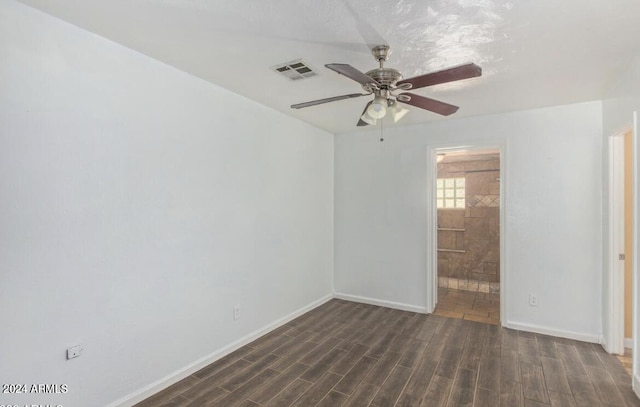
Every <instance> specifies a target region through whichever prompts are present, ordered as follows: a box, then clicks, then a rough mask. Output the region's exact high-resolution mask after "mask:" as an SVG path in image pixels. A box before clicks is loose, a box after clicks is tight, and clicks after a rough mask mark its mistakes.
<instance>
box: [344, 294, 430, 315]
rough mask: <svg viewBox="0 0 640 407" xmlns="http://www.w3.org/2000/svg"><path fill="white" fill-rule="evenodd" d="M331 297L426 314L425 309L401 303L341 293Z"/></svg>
mask: <svg viewBox="0 0 640 407" xmlns="http://www.w3.org/2000/svg"><path fill="white" fill-rule="evenodd" d="M333 296H334V298H338V299H341V300H345V301H353V302H360V303H362V304H369V305H378V306H380V307H386V308H394V309H399V310H401V311H411V312H417V313H420V314H426V313H427V308H426V307H419V306H417V305H411V304H404V303H401V302H393V301H385V300H378V299H375V298H369V297H360V296H359V295H351V294H343V293H337V292H334V293H333Z"/></svg>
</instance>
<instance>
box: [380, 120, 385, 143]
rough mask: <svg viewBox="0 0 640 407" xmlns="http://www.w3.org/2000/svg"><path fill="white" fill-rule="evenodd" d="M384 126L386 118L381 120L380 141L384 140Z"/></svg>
mask: <svg viewBox="0 0 640 407" xmlns="http://www.w3.org/2000/svg"><path fill="white" fill-rule="evenodd" d="M382 126H384V119H381V120H380V142H383V141H384V138H383V137H382Z"/></svg>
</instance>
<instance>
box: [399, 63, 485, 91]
mask: <svg viewBox="0 0 640 407" xmlns="http://www.w3.org/2000/svg"><path fill="white" fill-rule="evenodd" d="M480 75H482V68H480V67H479V66H478V65H476V64H465V65H460V66H456V67H453V68H448V69H443V70H442V71H438V72H431V73H428V74H424V75H420V76H414V77H413V78H408V79H404V80H401V81H398V86H400V85H402V84H405V83H410V84H411V89H419V88H424V87H425V86H432V85H439V84H441V83H447V82H453V81H459V80H462V79H469V78H475V77H477V76H480Z"/></svg>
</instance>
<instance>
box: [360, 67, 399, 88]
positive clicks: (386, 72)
mask: <svg viewBox="0 0 640 407" xmlns="http://www.w3.org/2000/svg"><path fill="white" fill-rule="evenodd" d="M365 75H367V76H368V77H370V78H371V79H374V80H375V81H376V82H378V83H379V84H380V85H382V86H381V87H382V88H387V89H388V88H390V87H392V86H394V85H395V84H396V82H398V81H399V80H400V79H402V74H401V73H400V71H398V70H396V69H393V68H377V69H372V70H370V71H369V72H367V73H366V74H365ZM368 86H369V85H368V84H367V85H363V88H364V90H366V91H370V90H371V89H369V88H368Z"/></svg>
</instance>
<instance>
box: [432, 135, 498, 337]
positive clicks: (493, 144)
mask: <svg viewBox="0 0 640 407" xmlns="http://www.w3.org/2000/svg"><path fill="white" fill-rule="evenodd" d="M461 150H467V151H469V150H497V151H498V154H499V156H500V171H499V174H500V324H501V325H502V326H506V324H507V321H508V318H507V310H508V309H509V308H508V304H507V296H506V294H505V293H506V291H507V287H508V280H507V274H508V273H507V270H508V262H507V255H506V253H507V251H506V241H507V233H506V225H505V220H506V213H507V212H506V211H507V208H506V204H505V202H506V199H505V197H506V195H505V192H506V185H507V177H506V174H505V167H506V164H507V148H506V143H505V141H503V140H500V141H485V142H468V143H463V144H461V143H459V142H458V143H451V144H439V145H435V146H429V147H428V154H427V205H426V206H427V239H426V240H427V247H428V250H427V284H430V285H431V289H430V290H429V289H428V290H427V294H428V298H427V313H429V314H430V313H433V311H434V310H435V307H436V304H437V302H438V210H437V207H436V180H437V178H438V163H437V154H438V153H447V152H450V153H451V152H455V151H461Z"/></svg>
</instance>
